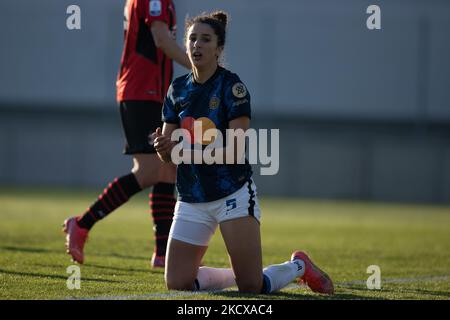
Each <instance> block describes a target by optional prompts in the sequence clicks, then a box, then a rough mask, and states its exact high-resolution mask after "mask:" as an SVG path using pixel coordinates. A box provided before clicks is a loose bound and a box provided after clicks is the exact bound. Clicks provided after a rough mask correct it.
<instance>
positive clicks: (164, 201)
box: [149, 163, 176, 267]
mask: <svg viewBox="0 0 450 320" xmlns="http://www.w3.org/2000/svg"><path fill="white" fill-rule="evenodd" d="M175 177H176V167H175V166H174V165H173V164H168V163H163V164H162V166H161V169H160V171H159V182H158V183H156V184H155V185H154V186H153V189H152V191H151V192H150V194H149V198H150V202H149V203H150V211H151V214H152V218H153V229H154V231H155V248H154V251H153V255H152V260H151V265H152V267H164V264H165V256H166V247H167V239H168V237H169V231H170V226H171V224H172V219H173V211H174V207H175V202H176V200H175V196H174V192H175Z"/></svg>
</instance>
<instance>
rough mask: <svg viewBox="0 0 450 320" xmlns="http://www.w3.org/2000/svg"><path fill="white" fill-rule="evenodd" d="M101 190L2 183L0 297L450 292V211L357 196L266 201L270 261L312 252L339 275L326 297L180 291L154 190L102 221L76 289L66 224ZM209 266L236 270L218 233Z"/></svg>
mask: <svg viewBox="0 0 450 320" xmlns="http://www.w3.org/2000/svg"><path fill="white" fill-rule="evenodd" d="M96 196H97V191H89V192H87V191H84V192H82V191H77V190H51V189H46V190H40V191H37V190H35V189H26V190H25V189H11V188H1V189H0V299H74V298H75V299H78V298H87V299H95V298H111V299H127V298H128V299H449V298H450V208H449V207H445V206H427V205H401V204H385V203H365V202H350V201H306V200H296V199H281V198H261V199H260V204H261V208H262V239H263V240H262V241H263V255H264V261H263V262H264V265H268V264H274V263H280V262H284V261H286V260H288V258H289V257H290V254H291V252H292V251H293V250H295V249H303V250H306V251H307V252H308V253H309V254H310V255H311V257H312V258H313V260H314V261H315V262H316V263H317V264H318V265H319V266H321V267H322V268H323V269H324V270H325V271H327V273H328V274H329V275H330V276H331V277H332V278H333V280H334V282H335V290H336V294H335V295H334V296H333V297H325V296H321V295H318V294H314V293H312V292H311V291H310V290H308V288H305V287H298V286H296V285H295V283H293V284H292V285H291V286H289V287H288V288H287V289H284V290H283V291H281V292H279V293H277V294H272V295H269V296H264V295H248V294H239V293H238V292H237V291H236V289H234V290H233V289H232V290H230V291H225V292H211V293H198V294H195V295H193V294H191V293H182V292H181V293H180V292H177V291H168V290H166V289H165V286H164V279H163V271H162V270H152V269H150V267H149V259H150V256H151V253H152V248H153V240H152V233H153V231H152V226H153V225H152V222H151V219H150V214H149V209H148V204H147V202H148V200H147V198H146V195H144V194H141V195H137V196H135V197H134V198H132V200H131V201H130V202H129V203H127V204H126V205H124V206H123V207H122V208H120V209H119V210H118V211H116V212H114V213H112V214H111V215H110V216H109V217H108V218H107V219H105V220H103V221H102V222H100V223H98V224H97V225H96V226H95V227H94V229H92V232H91V234H90V239H89V241H88V243H87V244H86V247H85V264H84V265H83V266H81V289H80V290H69V289H68V288H67V285H66V283H67V278H68V276H69V274H68V273H67V267H68V266H70V265H72V264H73V263H72V262H71V261H70V259H69V256H68V255H67V254H66V253H65V248H64V235H63V233H62V231H61V223H62V221H63V220H64V218H66V217H67V216H69V215H74V214H75V213H79V212H83V211H84V210H85V209H86V207H87V206H88V205H89V204H90V203H91V201H92V200H93V199H95V197H96ZM204 263H205V265H209V266H215V267H227V266H228V257H227V255H226V251H225V247H224V245H223V241H222V238H221V237H220V233H219V232H218V231H217V232H216V235H215V236H214V238H213V241H212V243H211V245H210V248H209V250H208V252H207V254H206V256H205V258H204ZM370 265H378V266H379V267H380V269H381V289H380V290H369V289H368V288H367V286H366V280H367V278H368V277H369V276H370V274H368V273H367V272H366V271H367V267H368V266H370Z"/></svg>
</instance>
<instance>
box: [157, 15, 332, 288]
mask: <svg viewBox="0 0 450 320" xmlns="http://www.w3.org/2000/svg"><path fill="white" fill-rule="evenodd" d="M227 19H228V16H227V14H226V13H224V12H222V11H219V12H214V13H211V14H202V15H200V16H197V17H194V18H192V19H189V20H188V21H187V22H186V35H185V43H186V48H187V53H188V56H189V59H190V61H191V64H192V70H191V72H190V73H189V74H187V75H185V76H182V77H179V78H177V79H176V80H174V81H173V82H172V84H171V86H170V88H169V90H168V93H167V96H166V99H165V102H164V107H163V120H164V125H163V129H162V130H161V129H160V128H158V129H157V130H156V132H155V133H154V134H153V135H152V137H153V139H154V146H155V149H156V151H157V152H158V155H159V157H160V158H161V159H162V160H163V161H165V162H171V161H172V162H173V159H172V157H171V153H172V149H173V148H174V146H175V145H176V144H177V142H176V141H172V140H171V135H172V133H173V132H174V130H176V129H178V128H184V129H187V130H190V129H192V123H193V121H194V120H195V119H200V118H201V119H200V120H199V121H201V122H202V123H203V124H208V125H207V127H208V128H211V127H215V128H216V129H217V130H219V131H220V132H221V133H223V136H225V130H227V129H242V130H243V131H245V130H247V129H248V128H249V123H250V95H249V93H248V91H247V88H246V87H245V85H244V84H243V83H242V82H241V81H240V79H239V77H238V76H237V75H236V74H234V73H231V72H230V71H228V70H226V69H224V68H223V67H221V66H219V59H220V56H221V54H222V51H223V49H224V45H225V33H226V32H225V30H226V24H227ZM191 131H192V130H191ZM192 142H197V143H198V144H207V143H205V142H204V141H203V139H202V138H200V139H198V137H197V138H196V137H195V136H194V141H192ZM188 152H189V151H188ZM232 152H235V150H233V151H232ZM236 153H237V152H236ZM233 156H234V157H235V160H236V159H237V158H238V155H237V154H233ZM177 189H178V193H179V198H178V201H177V203H176V207H175V213H174V215H175V216H174V221H173V224H172V227H171V230H170V236H169V243H168V248H167V255H166V269H165V280H166V284H167V287H168V288H169V289H174V290H211V289H224V288H227V287H230V286H233V285H235V284H237V286H238V288H239V291H241V292H250V293H270V292H274V291H277V290H280V289H281V288H283V287H285V286H286V285H287V284H289V283H290V282H291V281H292V280H294V279H296V278H298V281H299V282H300V283H306V284H307V285H308V286H309V287H310V288H311V289H312V290H313V291H314V292H319V293H325V294H333V291H334V289H333V283H332V281H331V279H330V278H329V277H328V275H327V274H326V273H324V272H323V271H321V270H320V269H319V268H318V267H317V266H315V265H314V264H313V263H312V262H311V260H310V259H309V257H308V256H307V255H306V254H305V253H304V252H301V251H295V252H293V254H292V256H291V258H290V260H289V261H286V262H284V263H282V264H278V265H271V266H269V267H267V268H265V269H263V268H262V253H261V238H260V223H259V220H260V209H259V205H258V199H257V197H256V187H255V184H254V183H253V181H252V170H251V167H250V165H249V163H248V161H247V160H245V162H244V163H242V164H237V163H234V164H228V163H225V164H218V163H214V164H206V163H201V164H188V163H181V164H179V165H178V167H177ZM217 226H220V231H221V233H222V236H223V239H224V241H225V245H226V248H227V250H228V254H229V257H230V261H231V266H232V268H231V269H222V268H209V267H206V266H202V267H200V264H201V261H202V258H203V256H204V254H205V252H206V250H207V248H208V243H209V241H210V239H211V236H212V235H213V234H214V231H215V229H216V228H217Z"/></svg>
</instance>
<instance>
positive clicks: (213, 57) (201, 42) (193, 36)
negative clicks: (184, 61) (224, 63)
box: [186, 23, 223, 69]
mask: <svg viewBox="0 0 450 320" xmlns="http://www.w3.org/2000/svg"><path fill="white" fill-rule="evenodd" d="M186 48H187V54H188V56H189V60H191V63H192V65H193V66H194V67H196V68H197V69H202V68H208V67H213V66H216V65H217V60H218V58H219V56H220V54H221V52H222V49H223V48H222V47H218V46H217V35H216V34H215V33H214V30H213V28H211V27H210V26H209V25H208V24H206V23H195V24H193V25H192V26H191V27H190V28H189V31H188V34H187V39H186Z"/></svg>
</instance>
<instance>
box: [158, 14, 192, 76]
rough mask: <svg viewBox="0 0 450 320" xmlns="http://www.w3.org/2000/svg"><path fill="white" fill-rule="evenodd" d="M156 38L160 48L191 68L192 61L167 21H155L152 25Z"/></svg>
mask: <svg viewBox="0 0 450 320" xmlns="http://www.w3.org/2000/svg"><path fill="white" fill-rule="evenodd" d="M150 29H151V31H152V35H153V39H154V40H155V45H156V46H157V47H158V48H160V49H161V50H162V51H163V52H164V54H165V55H167V56H168V57H169V58H171V59H172V60H174V61H176V62H177V63H179V64H180V65H182V66H183V67H185V68H187V69H191V63H190V61H189V58H188V56H187V54H186V52H185V51H184V50H183V49H181V48H180V46H178V44H177V42H176V41H175V39H174V38H173V37H172V34H171V32H170V30H169V27H168V26H167V24H166V23H165V22H162V21H153V22H152V24H151V27H150Z"/></svg>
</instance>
